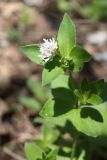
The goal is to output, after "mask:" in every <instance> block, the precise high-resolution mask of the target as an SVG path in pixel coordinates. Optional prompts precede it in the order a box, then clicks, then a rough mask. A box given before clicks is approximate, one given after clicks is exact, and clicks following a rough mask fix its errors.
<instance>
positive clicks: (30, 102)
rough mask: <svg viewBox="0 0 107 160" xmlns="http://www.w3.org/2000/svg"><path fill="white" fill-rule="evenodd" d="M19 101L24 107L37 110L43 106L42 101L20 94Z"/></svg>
mask: <svg viewBox="0 0 107 160" xmlns="http://www.w3.org/2000/svg"><path fill="white" fill-rule="evenodd" d="M19 101H20V103H21V104H22V105H23V106H24V107H27V108H31V109H34V110H35V111H39V110H40V108H41V105H40V103H39V102H37V101H36V100H35V99H34V98H30V97H27V96H20V97H19Z"/></svg>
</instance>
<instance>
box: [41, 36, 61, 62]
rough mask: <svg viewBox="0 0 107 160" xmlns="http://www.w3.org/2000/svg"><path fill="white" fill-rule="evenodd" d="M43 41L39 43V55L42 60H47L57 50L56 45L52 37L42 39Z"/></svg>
mask: <svg viewBox="0 0 107 160" xmlns="http://www.w3.org/2000/svg"><path fill="white" fill-rule="evenodd" d="M43 41H44V42H43V43H42V44H41V45H40V53H41V54H40V57H41V59H42V60H43V61H44V62H47V61H48V60H49V59H50V58H51V57H52V56H53V54H54V53H55V51H56V50H57V48H58V45H57V42H56V41H55V39H54V38H52V39H43Z"/></svg>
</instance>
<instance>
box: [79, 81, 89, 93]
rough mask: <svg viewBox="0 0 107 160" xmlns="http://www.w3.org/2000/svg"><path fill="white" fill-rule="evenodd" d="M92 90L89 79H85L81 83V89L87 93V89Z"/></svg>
mask: <svg viewBox="0 0 107 160" xmlns="http://www.w3.org/2000/svg"><path fill="white" fill-rule="evenodd" d="M89 90H90V86H89V83H88V81H87V79H83V81H82V83H81V91H82V93H85V92H87V91H89Z"/></svg>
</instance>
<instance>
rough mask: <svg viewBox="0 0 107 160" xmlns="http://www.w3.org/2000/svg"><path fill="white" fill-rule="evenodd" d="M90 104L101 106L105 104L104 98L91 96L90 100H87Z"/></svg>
mask: <svg viewBox="0 0 107 160" xmlns="http://www.w3.org/2000/svg"><path fill="white" fill-rule="evenodd" d="M87 102H88V103H90V104H100V103H102V102H103V100H102V98H101V97H100V96H98V95H96V94H91V96H90V98H88V99H87Z"/></svg>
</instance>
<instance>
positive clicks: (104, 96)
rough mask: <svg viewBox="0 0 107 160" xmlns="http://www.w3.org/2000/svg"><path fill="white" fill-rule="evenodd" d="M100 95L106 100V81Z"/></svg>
mask: <svg viewBox="0 0 107 160" xmlns="http://www.w3.org/2000/svg"><path fill="white" fill-rule="evenodd" d="M101 97H102V98H103V100H104V101H107V82H105V83H104V87H103V91H102V94H101Z"/></svg>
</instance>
